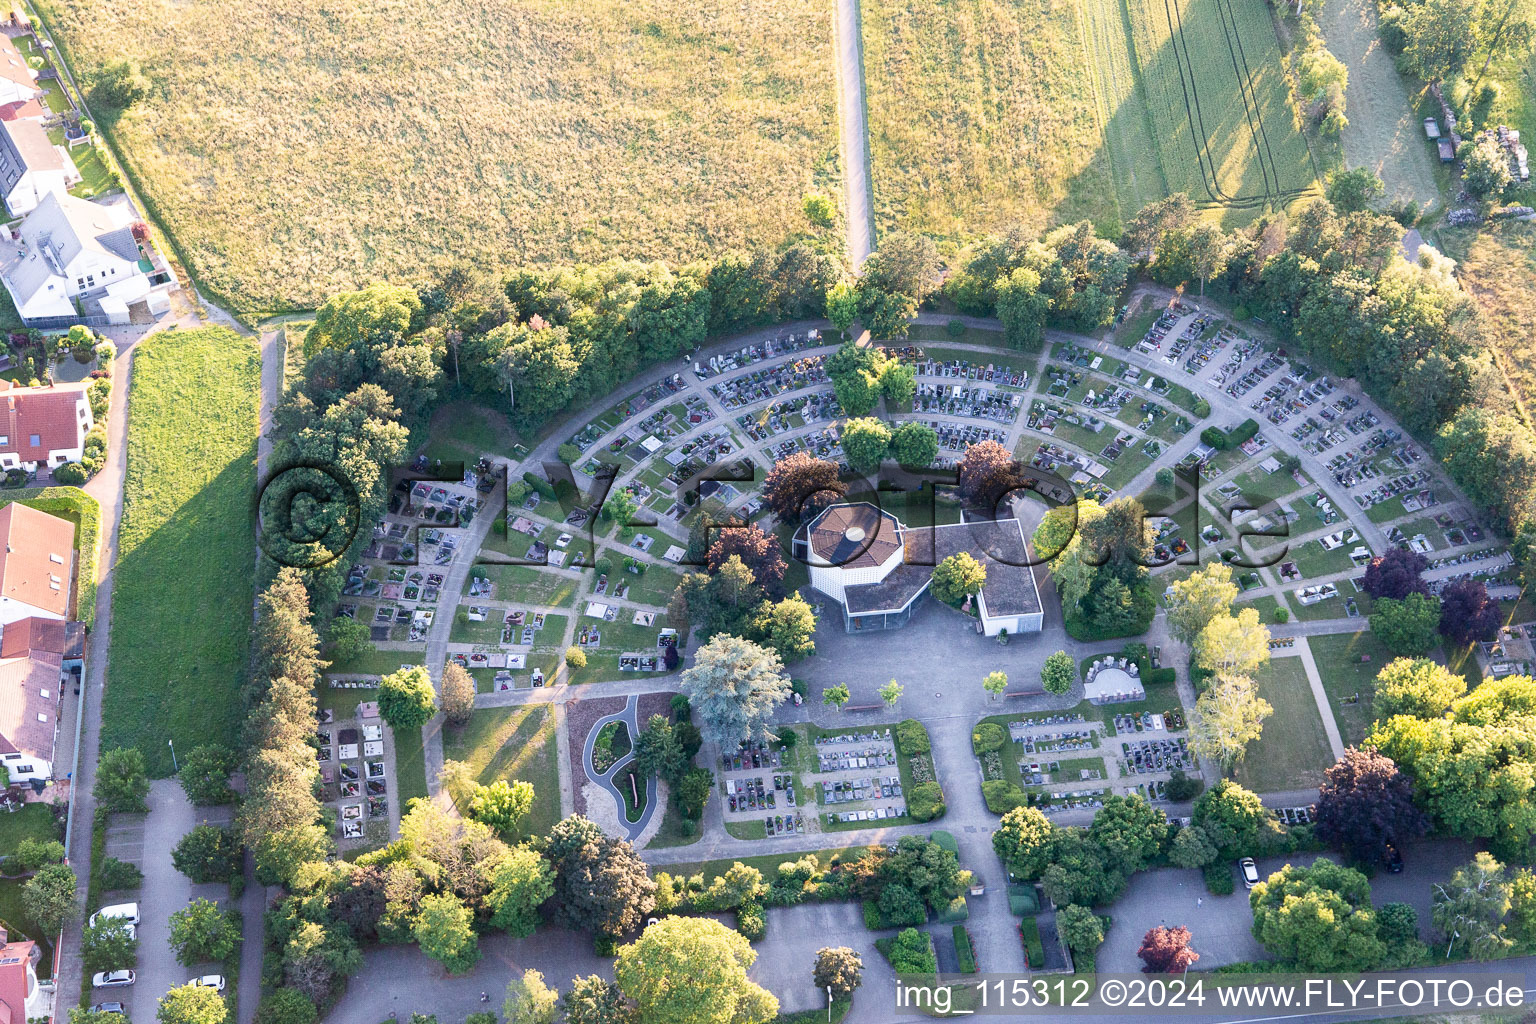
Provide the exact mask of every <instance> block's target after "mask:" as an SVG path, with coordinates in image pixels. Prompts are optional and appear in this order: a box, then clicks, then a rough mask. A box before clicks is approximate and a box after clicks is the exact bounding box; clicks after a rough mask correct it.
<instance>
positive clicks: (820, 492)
mask: <svg viewBox="0 0 1536 1024" xmlns="http://www.w3.org/2000/svg"><path fill="white" fill-rule="evenodd" d="M845 491H846V488H845V487H844V486H843V482H842V481H841V480H839V479H838V477H837V466H836V464H834V463H831V462H828V461H826V460H825V459H818V458H816V456H814V455H812V454H811V453H810V452H795V454H793V455H790V456H788V457H786V458H782V459H780V460H779V461H778V462H775V463H774V464H773V469H771V470H769V471H768V476H767V477H766V478H764V480H763V504H764V505H766V506H768V508H769V509H771V510H772V512H773V514H774V515H775V516H778V518H779V522H781V523H798V522H800V521H801V520H802V519H812V518H814V517H815V515H816V513H818V512H820V511H821V510H822V509H824V508H826V507H827V506H828V505H833V504H836V503H837V502H838V501H839V500H841V499H842V496H843V493H844V492H845Z"/></svg>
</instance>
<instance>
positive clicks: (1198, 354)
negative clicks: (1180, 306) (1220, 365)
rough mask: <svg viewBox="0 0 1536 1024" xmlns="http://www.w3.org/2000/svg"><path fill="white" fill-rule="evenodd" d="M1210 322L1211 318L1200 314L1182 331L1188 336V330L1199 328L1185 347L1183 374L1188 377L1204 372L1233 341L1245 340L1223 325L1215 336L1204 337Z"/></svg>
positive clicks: (1181, 339)
mask: <svg viewBox="0 0 1536 1024" xmlns="http://www.w3.org/2000/svg"><path fill="white" fill-rule="evenodd" d="M1202 321H1204V322H1202ZM1210 322H1211V318H1210V317H1209V316H1208V315H1207V314H1201V315H1200V316H1197V317H1195V319H1194V320H1192V321H1190V324H1189V327H1186V328H1185V330H1184V333H1185V334H1188V333H1189V332H1190V330H1192V329H1194V328H1195V327H1196V326H1198V327H1199V330H1198V331H1196V332H1195V334H1194V337H1192V338H1191V339H1189V341H1190V344H1189V345H1188V346H1187V350H1188V355H1187V356H1185V358H1184V372H1185V373H1187V374H1189V375H1190V376H1194V375H1195V374H1197V373H1199V372H1200V371H1201V370H1204V369H1205V368H1206V367H1207V366H1209V365H1210V363H1211V360H1212V359H1214V358H1216V353H1218V352H1220V351H1221V350H1222V349H1224V348H1226V347H1227V346H1228V345H1230V344H1232V343H1233V342H1234V341H1241V340H1246V339H1243V338H1242V337H1241V336H1240V335H1239V334H1238V333H1237V332H1236V331H1234V330H1232V328H1230V327H1227V326H1225V325H1223V326H1222V328H1221V329H1220V330H1219V331H1217V332H1216V333H1215V334H1212V335H1210V336H1209V337H1206V336H1205V328H1206V327H1207V326H1208V325H1209V323H1210ZM1183 340H1184V339H1183V338H1182V337H1181V338H1180V341H1181V342H1182V341H1183Z"/></svg>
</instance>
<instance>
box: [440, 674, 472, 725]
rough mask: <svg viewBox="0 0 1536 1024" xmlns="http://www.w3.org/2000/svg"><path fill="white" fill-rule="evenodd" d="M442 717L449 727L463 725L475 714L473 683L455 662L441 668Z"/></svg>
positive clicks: (468, 675)
mask: <svg viewBox="0 0 1536 1024" xmlns="http://www.w3.org/2000/svg"><path fill="white" fill-rule="evenodd" d="M442 691H443V692H442V697H441V700H442V705H443V715H444V716H445V717H446V718H447V720H448V724H449V725H458V726H461V725H465V724H466V723H468V722H469V720H470V717H471V716H473V715H474V713H475V681H474V679H473V678H471V677H470V674H469V670H468V669H466V668H465V667H464V666H463V665H460V664H459V663H458V662H456V661H450V662H449V663H448V664H447V665H445V666H443V682H442Z"/></svg>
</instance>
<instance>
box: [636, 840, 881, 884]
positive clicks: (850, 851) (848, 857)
mask: <svg viewBox="0 0 1536 1024" xmlns="http://www.w3.org/2000/svg"><path fill="white" fill-rule="evenodd" d="M879 849H882V847H879V846H837V847H829V848H827V849H825V850H813V851H811V852H809V853H765V854H762V855H760V856H756V857H723V858H721V859H720V860H703V861H696V862H693V863H689V864H665V865H659V866H658V867H657V868H656V870H657V871H665V872H667V874H669V875H671V876H672V877H673V878H691V877H693V876H694V875H703V876H704V883H705V884H706V885H707V884H709V883H710V882H712V881H713V880H715V879H716V878H719V877H720V876H721V875H723V874H725V873H726V872H727V871H729V870H730V869H731V865H733V864H735V863H737V862H738V861H739V862H740V863H742V864H745V865H747V866H748V867H753V868H757V869H758V870H759V871H761V872H762V873H763V881H764V882H768V883H772V882H773V881H774V879H776V878H778V877H779V865H780V864H789V863H793V862H794V861H797V860H800V859H801V858H802V857H815V858H816V860H817V861H818V862H819V863H820V864H821V866H822V867H826V866H827V865H829V864H831V863H832V861H833V858H836V859H837V861H838V863H849V862H851V861H854V860H858V859H860V858H862V857H864V856H865V855H867V854H869V853H871V852H873V851H875V850H879Z"/></svg>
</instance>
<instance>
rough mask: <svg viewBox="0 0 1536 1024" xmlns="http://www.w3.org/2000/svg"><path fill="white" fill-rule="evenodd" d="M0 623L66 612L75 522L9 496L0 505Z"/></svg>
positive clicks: (55, 616)
mask: <svg viewBox="0 0 1536 1024" xmlns="http://www.w3.org/2000/svg"><path fill="white" fill-rule="evenodd" d="M0 543H3V547H0V626H8V625H9V624H10V623H12V622H19V621H21V620H22V619H26V618H31V617H33V616H36V617H38V618H44V619H58V620H59V621H61V622H62V621H63V620H64V619H66V618H68V616H69V594H70V579H71V570H72V568H73V565H74V549H75V526H74V524H73V523H71V522H69V521H68V520H67V519H60V518H58V517H57V516H51V515H49V514H48V513H46V512H39V511H38V510H37V509H35V508H32V507H31V506H29V505H23V504H22V503H21V502H19V501H13V502H11V503H10V504H9V505H6V506H5V507H4V508H0Z"/></svg>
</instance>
